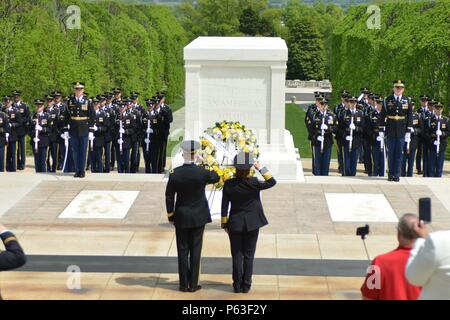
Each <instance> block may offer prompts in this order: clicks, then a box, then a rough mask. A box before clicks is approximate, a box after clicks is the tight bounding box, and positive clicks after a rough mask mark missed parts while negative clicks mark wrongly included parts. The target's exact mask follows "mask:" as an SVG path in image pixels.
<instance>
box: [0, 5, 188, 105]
mask: <svg viewBox="0 0 450 320" xmlns="http://www.w3.org/2000/svg"><path fill="white" fill-rule="evenodd" d="M70 5H77V6H79V7H80V9H81V28H80V29H69V28H68V26H67V21H68V20H67V19H68V17H67V13H66V10H67V7H68V6H70ZM187 40H188V39H187V36H186V32H185V31H184V29H183V28H182V26H181V24H180V23H179V22H178V21H177V19H176V18H175V17H174V15H173V13H172V11H171V9H170V8H167V7H164V6H156V5H123V4H120V3H116V2H112V1H102V2H97V3H88V2H84V1H80V0H33V1H21V0H2V1H1V2H0V88H1V89H0V90H1V93H4V94H6V93H9V92H10V91H11V90H13V89H16V88H17V89H20V90H21V91H23V92H24V97H25V99H26V100H28V101H30V100H31V99H34V98H36V97H41V96H42V95H43V94H44V93H46V92H49V91H52V90H62V91H63V92H65V93H68V92H70V85H71V83H72V82H73V81H76V80H79V81H84V82H85V83H86V86H87V91H89V93H92V94H95V93H98V92H103V91H106V90H110V89H111V88H112V87H115V86H119V87H122V88H123V89H124V90H125V91H130V90H137V91H139V92H141V93H142V94H145V95H151V94H153V93H154V92H155V91H157V90H161V89H165V90H166V91H167V93H168V96H169V99H171V98H172V99H173V98H175V97H177V96H179V95H181V94H182V93H183V90H184V69H183V47H184V46H185V45H186V44H187Z"/></svg>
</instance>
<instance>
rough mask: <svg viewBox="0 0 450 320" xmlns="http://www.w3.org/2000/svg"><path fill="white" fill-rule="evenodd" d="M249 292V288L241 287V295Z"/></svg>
mask: <svg viewBox="0 0 450 320" xmlns="http://www.w3.org/2000/svg"><path fill="white" fill-rule="evenodd" d="M249 291H250V287H243V288H242V292H243V293H248V292H249Z"/></svg>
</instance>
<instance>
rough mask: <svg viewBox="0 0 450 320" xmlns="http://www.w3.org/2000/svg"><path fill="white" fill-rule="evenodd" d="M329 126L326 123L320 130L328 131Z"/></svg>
mask: <svg viewBox="0 0 450 320" xmlns="http://www.w3.org/2000/svg"><path fill="white" fill-rule="evenodd" d="M327 129H328V126H327V125H326V124H325V123H324V124H322V125H321V126H320V130H327Z"/></svg>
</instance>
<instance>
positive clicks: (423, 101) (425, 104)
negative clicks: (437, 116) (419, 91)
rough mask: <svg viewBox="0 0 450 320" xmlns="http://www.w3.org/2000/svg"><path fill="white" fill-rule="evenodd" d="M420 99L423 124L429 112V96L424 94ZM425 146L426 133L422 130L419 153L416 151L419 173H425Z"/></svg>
mask: <svg viewBox="0 0 450 320" xmlns="http://www.w3.org/2000/svg"><path fill="white" fill-rule="evenodd" d="M419 99H420V107H419V109H417V113H418V114H419V121H420V123H422V124H423V120H424V118H425V117H426V115H427V113H428V112H429V110H428V96H427V95H425V94H423V95H421V96H420V97H419ZM423 148H424V133H423V132H421V133H420V134H419V139H418V141H417V153H416V170H417V174H419V175H421V174H423V171H422V168H423V167H424V166H423V163H422V159H423V156H422V155H423Z"/></svg>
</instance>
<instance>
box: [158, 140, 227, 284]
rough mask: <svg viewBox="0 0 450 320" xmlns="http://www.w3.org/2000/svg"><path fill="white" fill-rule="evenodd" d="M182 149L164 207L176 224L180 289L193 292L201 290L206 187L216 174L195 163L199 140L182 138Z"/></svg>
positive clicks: (208, 218) (206, 220) (207, 216)
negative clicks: (200, 277) (180, 160)
mask: <svg viewBox="0 0 450 320" xmlns="http://www.w3.org/2000/svg"><path fill="white" fill-rule="evenodd" d="M181 148H182V150H183V158H184V160H185V163H184V165H182V166H181V167H178V168H175V170H173V172H172V173H171V174H170V176H169V182H168V183H167V188H166V208H167V217H168V219H169V222H170V223H171V224H173V225H174V226H175V234H176V240H177V251H178V274H179V279H180V291H182V292H187V291H189V292H195V291H197V290H200V289H201V286H200V285H198V278H199V273H200V258H201V251H202V243H203V232H204V230H205V225H206V224H207V223H210V222H211V213H210V211H209V206H208V201H207V199H206V195H205V187H206V185H208V184H212V183H217V182H218V181H219V176H218V175H217V173H216V172H214V171H209V170H206V169H205V168H203V167H200V166H197V165H196V164H195V157H196V156H195V151H196V150H198V149H200V142H198V141H184V142H183V143H182V144H181ZM175 197H176V201H175Z"/></svg>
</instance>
